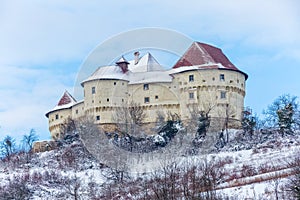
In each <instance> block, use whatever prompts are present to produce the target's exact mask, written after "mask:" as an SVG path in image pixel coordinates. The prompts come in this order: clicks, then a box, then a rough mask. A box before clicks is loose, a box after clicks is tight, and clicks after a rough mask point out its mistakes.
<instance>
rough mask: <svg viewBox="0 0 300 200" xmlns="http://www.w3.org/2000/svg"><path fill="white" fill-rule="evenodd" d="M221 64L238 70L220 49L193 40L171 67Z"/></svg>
mask: <svg viewBox="0 0 300 200" xmlns="http://www.w3.org/2000/svg"><path fill="white" fill-rule="evenodd" d="M210 63H211V64H218V63H220V64H222V65H223V66H224V67H225V68H227V69H232V70H238V69H237V68H236V67H235V66H234V65H233V64H232V63H231V62H230V60H229V59H228V58H227V57H226V56H225V55H224V54H223V52H222V50H221V49H219V48H216V47H213V46H211V45H208V44H204V43H200V42H194V43H193V44H192V45H191V46H190V47H189V48H188V50H187V51H186V52H185V53H184V54H183V56H182V57H181V58H180V59H179V60H178V61H177V63H176V64H175V65H174V67H173V68H178V67H183V66H195V65H204V64H210Z"/></svg>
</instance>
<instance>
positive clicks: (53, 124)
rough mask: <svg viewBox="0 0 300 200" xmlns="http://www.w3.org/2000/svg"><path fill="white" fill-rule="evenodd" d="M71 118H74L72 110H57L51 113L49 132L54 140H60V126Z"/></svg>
mask: <svg viewBox="0 0 300 200" xmlns="http://www.w3.org/2000/svg"><path fill="white" fill-rule="evenodd" d="M69 117H72V109H71V108H67V109H61V110H56V111H53V112H51V113H49V118H48V121H49V131H50V133H51V137H52V138H53V139H58V138H59V137H60V126H61V124H63V123H64V122H65V120H67V119H68V118H69Z"/></svg>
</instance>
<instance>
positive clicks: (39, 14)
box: [0, 0, 300, 138]
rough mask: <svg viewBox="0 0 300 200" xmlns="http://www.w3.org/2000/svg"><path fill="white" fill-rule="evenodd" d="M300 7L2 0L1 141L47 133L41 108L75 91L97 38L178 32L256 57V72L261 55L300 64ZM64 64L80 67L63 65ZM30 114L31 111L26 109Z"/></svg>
mask: <svg viewBox="0 0 300 200" xmlns="http://www.w3.org/2000/svg"><path fill="white" fill-rule="evenodd" d="M299 4H300V3H299V1H297V0H285V1H281V0H265V1H261V0H251V1H250V0H249V1H240V0H226V1H219V0H211V1H207V0H205V1H204V0H202V1H201V0H200V1H196V0H195V1H179V0H174V1H159V0H152V1H146V2H145V1H137V0H128V1H110V2H103V1H96V0H92V1H78V0H75V1H71V0H68V1H60V0H52V1H34V0H26V1H25V0H24V1H16V0H6V1H5V0H4V1H1V2H0V33H1V35H0V44H1V45H0V55H1V57H0V76H1V78H0V94H1V101H0V126H1V128H0V138H1V136H2V134H7V133H11V134H19V133H20V132H21V130H22V129H28V130H30V128H34V127H32V126H37V127H40V128H39V129H40V130H41V131H44V130H46V129H47V121H46V118H45V117H44V113H45V112H47V110H48V109H51V107H52V106H54V105H55V103H57V100H58V98H59V97H60V95H61V93H62V92H63V90H64V89H65V88H67V89H69V90H70V91H72V83H73V82H74V81H75V77H76V75H75V74H76V69H74V68H77V69H79V64H78V61H83V60H84V58H86V56H87V55H88V53H89V52H90V51H91V50H92V49H93V48H94V47H96V46H97V45H98V44H99V42H104V41H105V40H107V38H109V37H111V36H112V35H115V34H118V33H120V32H124V31H129V30H132V29H135V28H141V27H162V28H169V29H174V30H177V31H181V32H182V33H183V34H186V35H187V36H189V37H192V38H193V39H195V40H199V41H202V42H205V43H211V44H214V45H217V46H221V47H222V49H223V47H224V48H226V52H225V53H227V52H228V53H231V54H234V56H235V59H236V60H238V61H239V64H240V65H241V66H243V65H246V64H247V66H246V67H249V68H250V67H251V65H254V64H253V62H254V63H255V64H258V65H257V66H252V67H253V68H255V69H259V67H265V66H264V65H263V64H264V60H263V59H268V57H270V59H271V60H272V59H274V60H277V61H281V60H287V59H292V60H293V61H295V62H296V63H298V64H299V62H300V61H299V60H300V53H299V52H300V49H299V46H300V37H299V35H300V22H299V18H300V12H299V8H300V5H299ZM241 49H249V51H251V52H250V55H249V56H248V57H245V54H247V53H248V52H246V53H241V52H239V51H240V50H241ZM240 56H241V57H240ZM262 58H263V59H262ZM252 59H254V60H252ZM255 60H259V61H257V62H256V61H255ZM65 63H68V64H66V65H70V63H76V65H75V66H73V68H72V67H70V66H65V69H60V67H64V66H63V64H65ZM278 63H279V64H284V63H280V62H278ZM57 64H59V65H57ZM272 64H277V63H276V62H272ZM20 66H22V67H20ZM271 67H273V66H269V68H271ZM277 68H278V67H277ZM295 74H296V73H295ZM249 75H250V77H252V74H249ZM252 78H253V77H252ZM261 84H262V83H261ZM26 112H28V113H29V115H27V114H26V115H24V114H22V113H26ZM22 134H23V133H22Z"/></svg>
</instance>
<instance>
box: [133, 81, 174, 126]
mask: <svg viewBox="0 0 300 200" xmlns="http://www.w3.org/2000/svg"><path fill="white" fill-rule="evenodd" d="M172 87H173V84H172V83H144V84H133V85H129V99H128V102H129V103H130V102H131V101H133V102H136V103H138V104H140V105H141V106H142V107H143V108H144V110H145V113H146V118H145V120H144V122H146V123H147V122H155V121H156V119H157V114H158V112H159V111H160V112H164V113H165V114H166V113H167V112H171V113H177V114H179V101H178V97H177V95H176V92H174V90H173V89H172Z"/></svg>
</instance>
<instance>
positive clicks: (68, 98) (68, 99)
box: [57, 91, 76, 106]
mask: <svg viewBox="0 0 300 200" xmlns="http://www.w3.org/2000/svg"><path fill="white" fill-rule="evenodd" d="M71 102H76V100H75V99H74V97H72V95H71V94H70V93H69V92H68V91H65V93H64V94H63V96H62V97H61V98H60V100H59V102H58V104H57V105H58V106H62V105H66V104H69V103H71Z"/></svg>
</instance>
